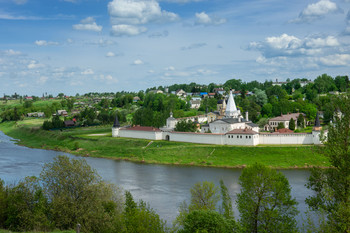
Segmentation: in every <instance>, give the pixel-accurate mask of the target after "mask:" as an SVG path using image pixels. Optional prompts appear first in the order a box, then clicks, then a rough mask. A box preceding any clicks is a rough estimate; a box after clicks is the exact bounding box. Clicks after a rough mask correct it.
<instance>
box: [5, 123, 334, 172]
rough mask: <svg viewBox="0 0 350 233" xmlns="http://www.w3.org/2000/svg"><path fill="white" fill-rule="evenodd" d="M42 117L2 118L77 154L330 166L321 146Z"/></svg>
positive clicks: (17, 132)
mask: <svg viewBox="0 0 350 233" xmlns="http://www.w3.org/2000/svg"><path fill="white" fill-rule="evenodd" d="M41 124H42V120H40V119H32V120H24V121H19V122H18V123H14V122H5V123H2V124H0V130H2V131H3V132H4V133H5V134H7V135H9V136H11V137H13V138H16V139H20V142H19V144H21V145H25V146H28V147H34V148H43V149H52V150H58V151H64V152H69V153H72V154H75V155H81V156H91V157H101V158H111V159H123V160H129V161H135V162H145V163H160V164H171V165H195V166H215V167H244V166H247V165H251V164H254V163H255V162H259V163H261V164H264V165H267V166H271V167H273V168H306V167H308V166H324V167H327V166H329V162H328V160H327V158H325V157H324V156H323V155H321V154H320V153H319V151H320V150H322V147H318V146H257V147H241V146H221V145H205V144H193V143H182V142H168V141H154V142H153V143H151V144H149V143H150V140H143V139H128V138H112V137H111V126H96V127H86V128H75V129H69V130H63V131H59V130H58V131H44V130H41V129H40V126H41Z"/></svg>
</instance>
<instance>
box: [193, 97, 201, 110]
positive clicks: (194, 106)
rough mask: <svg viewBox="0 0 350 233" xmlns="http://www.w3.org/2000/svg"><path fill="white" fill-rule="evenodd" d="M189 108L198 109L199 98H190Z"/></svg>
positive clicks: (199, 104)
mask: <svg viewBox="0 0 350 233" xmlns="http://www.w3.org/2000/svg"><path fill="white" fill-rule="evenodd" d="M190 104H191V108H193V109H198V108H199V107H200V106H201V101H200V100H193V99H192V100H190Z"/></svg>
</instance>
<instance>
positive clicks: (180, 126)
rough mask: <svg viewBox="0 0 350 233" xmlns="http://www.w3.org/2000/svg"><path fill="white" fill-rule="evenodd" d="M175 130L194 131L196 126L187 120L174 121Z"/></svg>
mask: <svg viewBox="0 0 350 233" xmlns="http://www.w3.org/2000/svg"><path fill="white" fill-rule="evenodd" d="M174 130H175V131H178V132H196V131H197V127H196V125H195V124H194V122H192V121H190V120H188V121H186V120H180V121H179V122H177V123H176V125H175V129H174Z"/></svg>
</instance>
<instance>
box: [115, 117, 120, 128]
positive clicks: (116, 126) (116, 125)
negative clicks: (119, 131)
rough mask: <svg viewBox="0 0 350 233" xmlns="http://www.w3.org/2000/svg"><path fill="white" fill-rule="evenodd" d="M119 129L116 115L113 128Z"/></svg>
mask: <svg viewBox="0 0 350 233" xmlns="http://www.w3.org/2000/svg"><path fill="white" fill-rule="evenodd" d="M119 127H120V124H119V120H118V114H115V119H114V124H113V128H119Z"/></svg>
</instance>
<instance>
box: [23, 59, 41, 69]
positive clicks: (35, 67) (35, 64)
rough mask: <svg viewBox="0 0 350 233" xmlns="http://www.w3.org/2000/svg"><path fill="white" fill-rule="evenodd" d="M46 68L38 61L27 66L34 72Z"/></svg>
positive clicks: (32, 61)
mask: <svg viewBox="0 0 350 233" xmlns="http://www.w3.org/2000/svg"><path fill="white" fill-rule="evenodd" d="M42 67H44V65H43V64H40V63H38V62H37V61H34V60H31V61H30V62H29V64H28V65H27V68H28V69H30V70H32V69H39V68H42Z"/></svg>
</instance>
